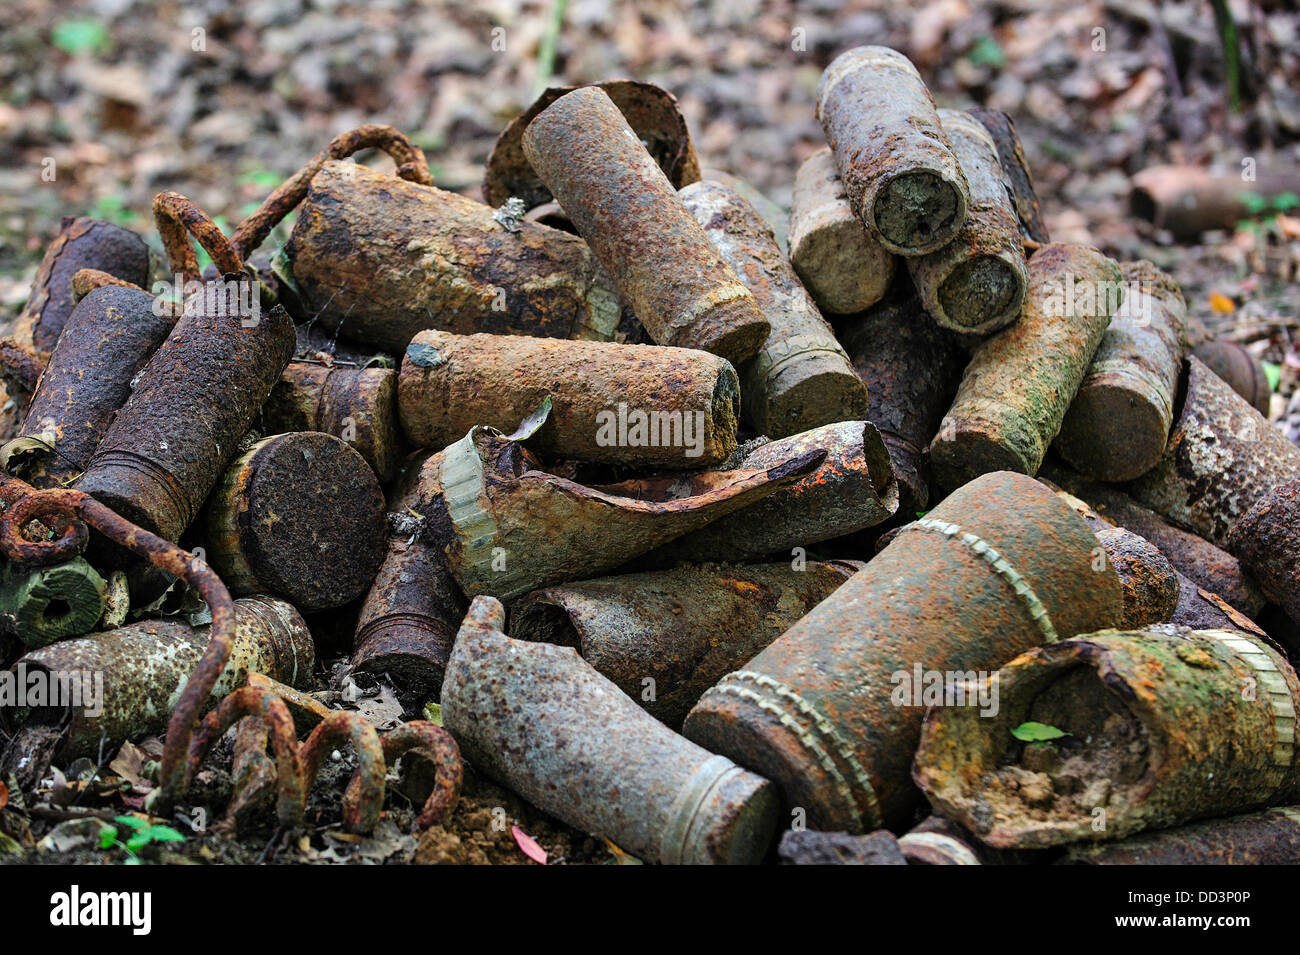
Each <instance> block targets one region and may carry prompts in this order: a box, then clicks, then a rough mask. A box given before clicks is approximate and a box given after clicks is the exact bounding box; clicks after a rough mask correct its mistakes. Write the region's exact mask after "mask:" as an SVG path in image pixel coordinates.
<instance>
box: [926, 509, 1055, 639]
mask: <svg viewBox="0 0 1300 955" xmlns="http://www.w3.org/2000/svg"><path fill="white" fill-rule="evenodd" d="M908 528H909V529H912V528H915V529H917V530H929V531H935V532H937V533H939V534H942V535H943V536H944V537H947V538H950V539H952V540H956V541H960V542H961V543H962V544H964V545H965V546H966V547H968V548H970V550H971V551H972V552H973V553H974V554H975V556H977V557H978V558H979V559H980V560H982V561H984V563H986V564H988V565H989V567H991V568H992V569H993V572H994V573H995V574H997V575H998V576H999V577H1001V578H1002V579H1003V580H1005V581H1006V582H1007V583H1008V584H1010V585H1011V589H1012V590H1014V591H1015V593H1016V596H1017V597H1019V598H1020V601H1021V603H1023V604H1024V605H1025V607H1026V608H1027V609H1028V610H1029V616H1030V617H1032V618H1033V621H1034V625H1035V626H1036V627H1038V631H1039V632H1040V633H1041V634H1042V635H1043V642H1044V643H1056V641H1058V640H1059V639H1060V637H1059V636H1058V635H1057V633H1056V628H1055V627H1054V626H1052V619H1051V617H1049V616H1048V615H1047V608H1046V607H1045V606H1043V602H1042V601H1041V600H1039V599H1038V595H1037V594H1036V593H1034V588H1033V587H1031V586H1029V581H1027V580H1025V578H1024V577H1021V576H1020V574H1019V573H1018V572H1017V571H1016V569H1015V568H1014V567H1012V566H1011V562H1010V561H1009V560H1007V559H1006V558H1005V557H1003V556H1002V555H1001V554H1000V553H998V551H997V550H996V549H995V548H994V547H993V546H992V545H991V544H989V543H988V542H987V541H985V540H983V539H982V538H979V537H976V536H975V535H974V534H972V533H970V532H969V531H964V530H962V527H961V525H960V524H952V523H949V522H948V521H940V520H937V519H935V518H933V517H922V518H919V519H918V520H917V521H915V522H914V523H912V524H910V525H909V526H908Z"/></svg>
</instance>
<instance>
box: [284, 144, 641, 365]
mask: <svg viewBox="0 0 1300 955" xmlns="http://www.w3.org/2000/svg"><path fill="white" fill-rule="evenodd" d="M566 211H567V210H566ZM285 248H286V250H287V252H288V256H289V259H290V264H291V266H292V273H293V279H294V282H295V283H296V285H297V286H298V289H299V292H300V294H301V295H302V298H303V306H304V308H306V309H307V310H309V312H310V313H311V314H313V315H315V316H316V317H317V319H318V320H319V321H320V323H321V324H322V325H323V326H324V327H326V328H327V329H329V330H330V331H331V332H337V333H338V334H340V335H342V336H343V337H344V338H350V339H352V340H353V341H357V342H363V343H365V344H367V345H370V346H373V347H375V348H382V349H385V350H387V351H390V352H392V353H393V354H399V355H400V354H401V353H402V350H403V349H405V348H406V346H407V343H408V342H410V340H411V337H412V336H413V335H415V333H416V332H419V331H423V330H424V329H426V328H441V329H445V330H446V331H452V332H457V333H462V334H469V333H471V332H494V333H497V334H502V335H512V334H513V335H539V336H544V337H548V338H593V339H599V340H602V341H603V340H608V339H609V338H611V337H612V336H613V333H614V329H615V328H616V327H617V326H618V322H619V317H620V313H621V308H620V306H619V302H618V294H617V293H616V292H615V291H614V290H613V287H612V285H611V284H610V282H609V279H608V278H606V277H605V275H604V273H603V272H602V271H601V269H600V266H599V264H598V263H597V262H596V259H595V258H594V257H593V256H592V254H591V251H590V250H589V249H588V248H587V244H586V243H585V242H583V241H582V240H581V239H579V238H578V237H577V236H573V235H569V234H567V233H564V232H560V231H558V230H556V229H550V228H547V227H546V226H541V225H534V224H533V223H531V222H521V223H520V224H519V229H518V231H517V232H511V231H509V230H508V229H507V228H506V227H505V226H504V225H503V224H501V223H500V222H497V221H496V220H495V219H493V209H492V208H491V207H490V206H486V205H483V203H481V202H475V201H474V200H472V199H466V198H465V197H464V196H458V195H456V194H455V193H451V192H446V191H444V190H442V189H437V188H434V187H433V186H422V185H419V184H417V183H413V182H406V181H405V180H402V179H396V178H394V177H392V176H386V175H383V174H382V173H377V172H373V171H371V170H369V169H367V168H365V167H364V166H357V165H355V164H345V163H337V162H327V163H326V164H325V165H324V166H323V167H321V171H320V172H318V173H317V174H316V175H315V177H313V178H312V181H311V189H310V191H309V192H308V193H307V198H306V200H304V202H303V205H302V209H301V210H300V212H299V213H298V221H297V223H296V225H295V226H294V230H293V235H292V236H290V238H289V242H288V244H287V245H286V247H285Z"/></svg>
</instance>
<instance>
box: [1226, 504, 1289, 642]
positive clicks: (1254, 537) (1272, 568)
mask: <svg viewBox="0 0 1300 955" xmlns="http://www.w3.org/2000/svg"><path fill="white" fill-rule="evenodd" d="M1228 546H1229V548H1231V550H1232V552H1233V553H1234V554H1236V555H1237V557H1238V558H1239V559H1240V560H1241V562H1242V564H1243V566H1245V568H1246V569H1247V570H1248V571H1250V573H1251V575H1252V576H1253V577H1254V578H1255V579H1256V580H1257V581H1259V586H1260V588H1261V589H1262V590H1263V591H1264V593H1265V595H1267V596H1268V598H1269V600H1272V601H1273V602H1274V603H1276V604H1278V605H1279V606H1281V607H1282V609H1283V610H1285V611H1286V613H1287V616H1289V617H1290V618H1291V619H1292V620H1295V621H1297V622H1300V481H1291V482H1290V483H1289V484H1283V485H1282V486H1281V487H1277V488H1274V489H1273V490H1272V491H1271V492H1270V493H1269V494H1267V495H1266V496H1265V497H1263V498H1261V499H1260V500H1258V501H1256V502H1255V504H1254V506H1253V507H1251V509H1250V510H1249V511H1247V512H1246V513H1245V515H1244V516H1243V517H1242V518H1241V520H1239V521H1238V522H1237V523H1236V526H1234V527H1233V528H1232V530H1231V531H1230V532H1229V533H1228Z"/></svg>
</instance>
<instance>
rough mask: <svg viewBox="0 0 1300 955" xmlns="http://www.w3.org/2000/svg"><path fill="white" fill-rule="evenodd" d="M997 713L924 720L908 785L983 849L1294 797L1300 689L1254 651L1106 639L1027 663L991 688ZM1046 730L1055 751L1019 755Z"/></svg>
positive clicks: (1011, 668) (1179, 640)
mask: <svg viewBox="0 0 1300 955" xmlns="http://www.w3.org/2000/svg"><path fill="white" fill-rule="evenodd" d="M997 681H998V688H999V696H1000V700H1001V705H1000V707H999V709H998V712H997V713H996V714H995V715H993V716H991V717H989V716H983V717H981V716H979V715H978V714H977V713H976V712H975V711H973V710H963V709H961V708H958V707H949V708H942V707H935V708H933V709H931V710H930V712H929V714H928V715H927V717H926V720H925V728H924V730H923V731H922V734H921V745H920V748H919V749H918V750H917V753H916V768H915V771H914V776H915V779H916V782H917V784H918V785H919V786H920V787H921V788H922V789H924V790H925V793H926V796H927V797H928V798H929V800H930V803H931V804H932V805H933V806H934V807H935V809H936V811H938V812H941V813H942V814H944V815H945V816H948V817H950V818H952V819H955V820H957V821H958V822H960V823H961V824H962V825H964V826H966V827H968V828H969V829H970V830H971V831H972V832H973V833H975V835H976V836H978V837H979V838H980V839H981V840H983V841H984V842H986V843H988V844H989V845H992V846H996V847H999V848H1005V847H1018V848H1032V847H1041V846H1050V845H1059V844H1061V843H1064V842H1075V841H1102V840H1110V839H1120V838H1123V837H1124V836H1127V835H1130V834H1132V833H1134V832H1138V831H1140V830H1142V829H1160V828H1165V827H1168V826H1176V825H1178V824H1179V823H1183V822H1190V821H1192V820H1194V819H1202V818H1205V817H1207V816H1216V815H1223V814H1224V813H1227V812H1233V811H1240V810H1245V809H1251V808H1262V807H1264V806H1272V805H1278V804H1279V803H1284V802H1286V801H1287V800H1290V799H1293V798H1294V797H1295V792H1296V788H1297V785H1298V784H1300V768H1297V767H1296V765H1295V722H1296V711H1295V707H1296V701H1297V699H1300V680H1297V678H1296V675H1295V671H1294V670H1292V669H1291V664H1289V663H1288V662H1287V661H1286V659H1285V658H1284V657H1283V656H1282V655H1281V654H1279V653H1278V652H1277V651H1276V650H1274V649H1273V648H1272V647H1271V646H1269V644H1268V643H1267V642H1266V641H1265V640H1263V639H1261V638H1253V637H1249V636H1247V635H1246V634H1242V633H1234V632H1229V631H1222V630H1201V631H1181V632H1180V630H1179V628H1177V627H1167V628H1165V627H1161V628H1153V629H1151V630H1147V631H1106V632H1102V633H1091V634H1086V635H1083V636H1079V637H1076V638H1074V639H1071V640H1064V641H1062V642H1060V643H1057V644H1054V645H1051V646H1044V647H1040V648H1038V649H1035V650H1031V651H1029V652H1028V653H1025V654H1023V655H1022V656H1019V657H1017V658H1015V659H1014V660H1012V661H1011V662H1010V663H1007V664H1006V665H1005V666H1003V667H1002V669H1001V670H1000V671H999V672H998V676H997ZM1026 722H1034V723H1041V724H1044V725H1046V726H1050V727H1053V728H1055V729H1057V730H1059V731H1061V732H1063V733H1065V734H1066V735H1064V736H1062V737H1060V738H1059V739H1056V740H1052V741H1048V742H1028V743H1022V742H1021V741H1020V740H1019V739H1018V738H1017V737H1016V736H1013V735H1012V730H1013V729H1016V728H1017V727H1019V726H1021V724H1023V723H1026Z"/></svg>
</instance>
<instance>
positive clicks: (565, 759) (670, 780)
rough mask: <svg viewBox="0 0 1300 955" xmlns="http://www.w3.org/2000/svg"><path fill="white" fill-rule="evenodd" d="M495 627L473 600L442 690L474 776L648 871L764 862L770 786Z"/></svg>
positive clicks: (584, 667)
mask: <svg viewBox="0 0 1300 955" xmlns="http://www.w3.org/2000/svg"><path fill="white" fill-rule="evenodd" d="M504 626H505V611H504V609H503V608H502V607H501V604H500V603H498V602H497V601H496V600H494V599H492V598H490V597H477V598H475V600H474V602H473V603H472V604H471V605H470V609H469V614H468V615H467V616H466V618H465V622H464V624H463V625H462V626H461V629H460V632H459V633H458V634H457V636H456V648H455V650H454V651H453V652H452V656H451V665H450V667H448V670H447V679H446V682H445V683H444V684H443V693H442V716H443V720H444V721H445V723H446V726H447V728H448V729H450V730H451V732H452V734H453V735H454V736H455V737H456V741H457V743H459V744H460V747H461V750H462V751H463V752H464V753H465V755H466V756H467V757H469V759H470V760H471V761H472V762H473V763H474V765H475V767H476V768H478V769H480V770H482V771H483V772H485V773H487V775H489V776H491V777H492V778H493V779H495V780H497V781H498V782H500V783H502V784H503V785H506V786H508V787H510V788H511V789H513V790H514V791H515V792H518V793H519V794H520V795H522V796H523V797H524V798H526V799H527V800H528V801H529V802H531V803H533V804H534V805H536V806H538V807H539V808H541V809H543V810H544V811H546V812H549V813H551V814H552V815H554V816H557V817H558V818H560V819H562V820H564V821H565V822H566V823H568V824H569V825H571V826H574V827H575V828H578V829H581V830H583V831H585V832H590V833H592V834H594V835H597V836H602V837H604V838H606V839H609V840H610V841H612V842H614V843H615V844H616V845H618V846H620V847H621V848H623V849H624V850H626V851H627V852H630V853H632V854H633V855H635V856H637V857H639V858H642V859H645V860H647V861H651V862H662V863H669V864H674V863H676V864H682V863H685V864H750V863H756V862H759V861H760V860H761V859H762V858H763V856H764V855H766V854H767V851H768V849H769V848H770V846H771V842H772V839H773V837H774V835H775V830H776V825H777V814H778V804H777V800H776V798H775V794H774V792H773V790H772V786H771V784H770V783H768V781H767V780H765V779H762V778H761V777H759V776H756V775H754V774H753V773H750V772H747V771H745V770H744V769H741V768H740V767H739V766H736V765H735V764H734V763H733V762H731V760H729V759H726V758H724V757H721V756H714V755H712V754H711V753H708V752H706V751H705V750H703V749H701V748H700V747H698V746H696V745H695V744H693V743H691V742H689V741H688V740H685V739H683V738H682V737H681V736H678V735H677V734H676V733H674V732H672V730H670V729H668V728H667V727H666V726H664V725H663V724H662V723H660V722H659V721H658V720H656V719H655V718H654V717H652V716H650V715H649V714H648V713H646V712H645V711H644V710H642V709H641V708H640V707H639V706H637V705H636V704H635V703H634V702H632V701H631V700H630V699H628V698H627V696H626V695H625V694H624V693H623V691H622V690H620V689H619V688H618V687H617V686H615V685H614V684H613V683H611V682H610V681H609V680H607V679H605V678H604V677H603V676H601V675H600V674H599V673H597V672H596V671H595V670H594V669H593V668H592V667H591V666H590V665H589V664H587V663H585V662H583V660H582V659H581V658H580V657H579V656H578V654H577V653H576V652H574V650H573V649H571V648H569V647H555V646H551V645H549V644H545V643H527V642H524V641H520V640H512V639H510V638H509V637H507V636H505V634H504V633H502V632H501V631H502V629H503V628H504Z"/></svg>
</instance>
